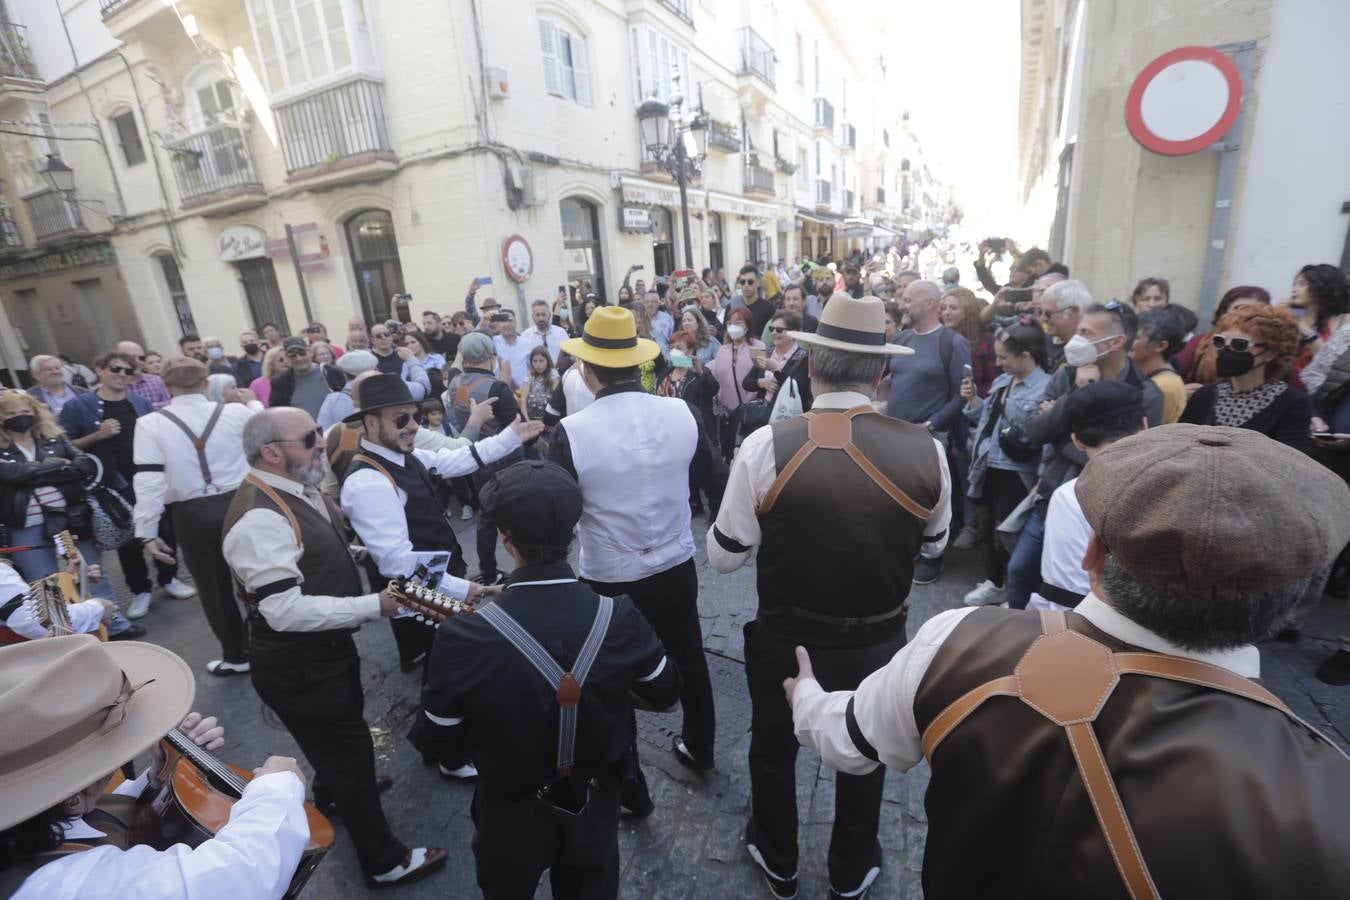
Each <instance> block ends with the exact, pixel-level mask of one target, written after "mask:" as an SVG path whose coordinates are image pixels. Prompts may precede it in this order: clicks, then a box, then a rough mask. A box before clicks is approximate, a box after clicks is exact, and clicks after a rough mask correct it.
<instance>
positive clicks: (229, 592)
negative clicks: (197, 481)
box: [169, 491, 248, 663]
mask: <svg viewBox="0 0 1350 900" xmlns="http://www.w3.org/2000/svg"><path fill="white" fill-rule="evenodd" d="M233 499H234V491H229V492H228V493H224V494H217V495H216V496H214V497H202V498H200V499H197V500H184V501H183V502H181V503H173V504H170V505H169V514H170V516H171V517H172V518H173V527H174V532H175V533H176V534H177V536H178V546H179V548H181V549H182V551H183V562H185V563H187V567H188V571H189V572H191V573H192V580H193V581H195V582H196V583H197V596H198V597H199V598H201V601H202V612H204V613H206V621H207V624H209V625H210V626H211V631H212V633H214V634H215V636H216V640H218V641H220V650H221V657H222V658H223V659H224V660H225V661H226V662H233V663H239V662H247V661H248V645H247V632H246V629H245V627H244V616H243V611H242V610H241V609H240V606H239V601H238V599H236V597H235V595H234V577H233V576H232V575H231V573H230V566H229V564H228V563H226V562H225V557H224V555H223V554H222V553H221V549H220V547H221V542H222V541H223V540H224V536H223V535H224V528H225V513H227V512H228V511H229V509H230V501H231V500H233Z"/></svg>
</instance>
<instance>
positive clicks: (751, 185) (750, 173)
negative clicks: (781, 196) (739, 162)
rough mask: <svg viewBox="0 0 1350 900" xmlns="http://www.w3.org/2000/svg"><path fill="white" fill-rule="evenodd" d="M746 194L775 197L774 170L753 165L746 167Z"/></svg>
mask: <svg viewBox="0 0 1350 900" xmlns="http://www.w3.org/2000/svg"><path fill="white" fill-rule="evenodd" d="M745 192H746V193H747V194H764V195H766V196H769V197H772V196H773V195H774V187H773V170H772V169H766V168H764V167H763V166H760V165H756V164H754V163H751V164H749V165H747V166H746V167H745Z"/></svg>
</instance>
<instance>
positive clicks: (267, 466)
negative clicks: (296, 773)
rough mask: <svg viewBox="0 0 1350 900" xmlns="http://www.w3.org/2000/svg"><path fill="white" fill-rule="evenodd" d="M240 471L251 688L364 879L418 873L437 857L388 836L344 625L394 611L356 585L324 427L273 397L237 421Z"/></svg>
mask: <svg viewBox="0 0 1350 900" xmlns="http://www.w3.org/2000/svg"><path fill="white" fill-rule="evenodd" d="M243 445H244V456H245V458H246V459H247V460H248V464H249V472H248V475H246V476H245V477H244V480H243V483H242V484H240V485H239V487H238V489H237V490H236V491H235V495H234V500H233V502H232V503H231V504H230V509H229V512H228V513H227V514H226V516H225V527H224V535H225V543H224V547H223V551H224V555H225V560H226V561H227V562H228V563H229V564H230V569H231V570H232V571H233V572H234V578H235V581H236V582H237V583H238V584H239V585H240V586H241V588H242V593H243V595H244V600H245V603H246V605H247V607H248V621H249V642H250V654H249V657H250V660H251V662H252V664H253V665H252V671H251V672H250V675H251V676H252V679H253V687H254V688H255V689H256V690H257V692H258V696H259V697H261V698H262V701H263V702H264V703H266V704H267V705H268V706H270V707H271V708H272V709H273V711H275V712H276V714H277V716H278V717H279V718H280V719H281V721H282V723H283V724H285V726H286V729H287V730H288V731H290V733H291V736H292V737H294V738H295V742H296V743H297V744H299V745H300V749H301V750H302V751H303V752H304V754H305V757H306V758H307V759H308V760H309V762H310V765H311V766H313V767H314V802H315V804H316V805H317V806H318V807H319V808H320V809H321V810H324V811H326V812H330V813H331V812H332V811H333V810H334V809H336V810H337V811H339V812H340V813H341V814H342V819H343V822H344V823H345V824H346V826H347V832H348V834H350V835H351V839H352V844H353V845H354V846H355V848H356V856H357V861H358V862H359V863H360V865H361V870H362V872H363V873H364V874H365V877H366V883H367V885H369V886H379V887H382V886H387V885H390V884H404V883H407V882H411V881H416V880H417V879H419V878H422V877H424V876H426V875H429V874H430V873H431V872H433V871H435V870H436V869H439V868H440V867H441V866H443V865H444V864H445V860H446V856H447V853H446V851H445V850H443V849H440V848H434V847H416V848H409V847H407V846H405V845H404V844H403V843H402V842H401V841H399V840H398V839H397V838H396V837H394V835H393V832H392V831H391V830H390V828H389V823H388V821H386V819H385V817H384V809H383V808H382V806H381V805H380V796H379V794H380V790H381V789H382V788H384V787H388V786H389V784H390V783H391V782H390V780H389V779H387V778H384V779H381V778H377V777H376V775H375V746H374V744H373V743H372V741H371V738H370V729H369V728H368V727H367V725H366V721H365V719H364V718H363V715H362V708H363V705H364V696H363V694H362V690H361V657H360V656H359V655H358V654H357V651H356V643H355V642H354V641H353V640H352V634H353V633H354V632H355V631H356V629H357V628H359V627H361V625H362V624H363V623H365V622H372V621H374V620H376V619H378V618H380V617H382V616H386V617H387V616H392V615H393V614H394V613H395V612H397V610H398V605H397V604H396V603H395V601H394V599H393V598H392V597H391V596H390V594H389V592H388V590H385V591H382V592H380V593H378V594H373V593H372V594H362V593H361V577H360V575H359V574H358V572H357V568H356V563H355V561H354V560H353V559H352V557H351V553H350V551H349V550H348V549H347V539H346V536H345V533H344V528H345V523H344V522H343V519H342V513H341V512H340V511H339V510H338V509H337V507H336V506H334V505H333V503H332V502H331V501H330V500H328V499H327V498H326V497H324V496H323V494H321V493H320V492H319V489H318V484H319V483H320V482H321V481H323V475H324V467H323V453H324V441H323V435H322V434H321V433H320V432H319V429H318V426H317V425H315V423H314V419H313V418H312V417H311V416H310V414H309V413H307V412H305V411H304V410H302V409H296V408H294V407H285V406H282V407H276V406H274V407H272V408H271V409H267V410H264V411H263V412H260V413H258V414H257V415H255V416H254V417H253V418H252V419H250V420H249V421H248V423H247V424H246V425H245V426H244V432H243Z"/></svg>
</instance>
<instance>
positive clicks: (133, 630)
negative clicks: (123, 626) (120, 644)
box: [108, 625, 145, 641]
mask: <svg viewBox="0 0 1350 900" xmlns="http://www.w3.org/2000/svg"><path fill="white" fill-rule="evenodd" d="M143 637H145V629H144V628H142V627H141V626H139V625H132V626H131V627H130V628H128V629H127V630H126V631H122V632H119V633H117V634H110V635H108V640H110V641H138V640H140V639H141V638H143Z"/></svg>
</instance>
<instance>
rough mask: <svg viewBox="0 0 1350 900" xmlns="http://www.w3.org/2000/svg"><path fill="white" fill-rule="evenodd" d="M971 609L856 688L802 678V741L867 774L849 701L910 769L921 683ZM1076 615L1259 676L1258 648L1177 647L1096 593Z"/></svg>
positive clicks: (885, 753) (951, 616) (885, 751)
mask: <svg viewBox="0 0 1350 900" xmlns="http://www.w3.org/2000/svg"><path fill="white" fill-rule="evenodd" d="M974 611H975V610H974V609H952V610H948V611H947V612H943V613H938V614H937V615H936V616H934V617H933V618H931V619H929V620H928V621H927V622H925V623H924V625H923V627H922V628H920V629H919V633H918V634H916V635H914V639H913V640H911V641H910V642H909V643H908V644H906V645H905V646H904V647H902V648H901V649H900V651H899V652H897V653H896V654H895V656H893V657H891V661H890V662H888V663H887V664H886V665H885V666H884V667H882V668H880V669H878V670H877V671H875V672H873V673H872V674H871V675H868V676H867V678H866V679H864V680H863V683H862V684H860V685H858V690H857V691H834V692H832V693H826V692H825V690H824V689H823V688H821V686H820V682H818V681H816V680H815V679H814V678H810V679H807V680H805V681H802V682H801V683H800V684H798V685H797V691H796V693H795V694H793V697H792V721H793V725H794V726H795V730H796V732H797V740H799V741H801V743H802V745H803V746H806V747H812V748H814V749H816V750H818V751H820V755H821V756H822V757H823V758H824V760H825V762H826V763H827V764H829V765H830V766H831V767H833V768H834V769H836V770H837V771H840V772H847V773H848V774H850V775H864V774H866V773H868V772H871V771H872V770H873V769H875V768H876V767H877V763H875V762H873V761H872V760H870V759H868V758H867V757H866V756H863V755H862V753H860V752H859V751H858V748H857V747H856V746H854V744H853V741H852V739H851V738H849V736H848V726H847V725H846V724H845V715H844V710H845V708H846V707H847V706H848V702H849V699H850V698H852V700H853V715H854V718H855V719H856V721H857V724H858V728H859V730H861V731H862V733H863V736H864V737H866V738H867V741H868V743H870V744H871V745H872V746H873V747H874V748H876V751H877V755H878V756H879V757H880V759H881V762H882V763H884V764H885V765H887V766H889V767H890V768H892V769H898V770H900V771H902V772H903V771H906V770H908V769H909V768H911V767H912V766H913V765H914V764H915V763H917V762H918V761H919V760H920V759H922V758H923V744H922V742H921V740H920V734H919V726H918V723H917V721H916V720H915V717H914V697H915V695H916V694H917V693H918V691H919V683H920V682H921V681H923V677H924V675H925V674H926V673H927V672H928V667H929V666H930V665H932V662H933V658H934V657H935V656H937V652H938V650H939V649H940V648H941V646H942V644H943V642H944V641H946V640H947V638H948V637H949V636H950V635H951V633H952V631H954V630H955V629H956V626H957V625H959V624H961V620H962V619H964V618H965V617H966V616H968V615H970V614H971V613H973V612H974ZM1074 612H1076V613H1078V614H1079V615H1081V616H1082V617H1083V618H1085V619H1087V620H1088V621H1089V622H1091V623H1092V624H1093V625H1095V626H1096V627H1097V628H1100V629H1101V630H1102V631H1104V632H1105V633H1107V634H1109V635H1110V636H1111V637H1114V638H1116V639H1117V640H1121V641H1124V642H1125V643H1127V644H1133V645H1134V646H1136V647H1142V648H1143V649H1145V650H1152V651H1154V652H1156V653H1165V654H1167V655H1169V656H1181V657H1185V658H1186V659H1194V660H1199V661H1200V662H1205V663H1210V664H1211V665H1215V666H1221V667H1222V668H1225V669H1228V670H1229V671H1231V672H1236V673H1237V674H1238V675H1242V676H1243V677H1245V678H1259V677H1260V676H1261V654H1260V652H1259V651H1258V650H1257V649H1256V648H1255V647H1254V646H1251V645H1247V646H1245V647H1238V648H1236V649H1233V650H1218V651H1213V652H1208V653H1206V652H1201V651H1197V650H1188V649H1186V648H1184V647H1178V646H1177V645H1176V644H1173V643H1171V642H1169V641H1167V640H1164V639H1163V638H1161V637H1159V636H1158V635H1156V634H1154V633H1153V632H1151V631H1149V630H1148V629H1146V628H1144V627H1143V626H1142V625H1139V624H1138V623H1136V622H1134V621H1133V620H1131V619H1128V618H1126V617H1125V616H1124V615H1123V614H1121V613H1120V612H1118V611H1116V609H1115V608H1113V607H1111V606H1110V605H1108V604H1107V603H1106V602H1105V601H1103V600H1101V599H1099V598H1098V597H1097V596H1096V595H1094V594H1088V595H1087V596H1086V597H1084V598H1083V602H1082V603H1080V604H1078V606H1077V608H1076V609H1075V610H1074ZM1028 615H1035V614H1034V613H1028Z"/></svg>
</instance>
